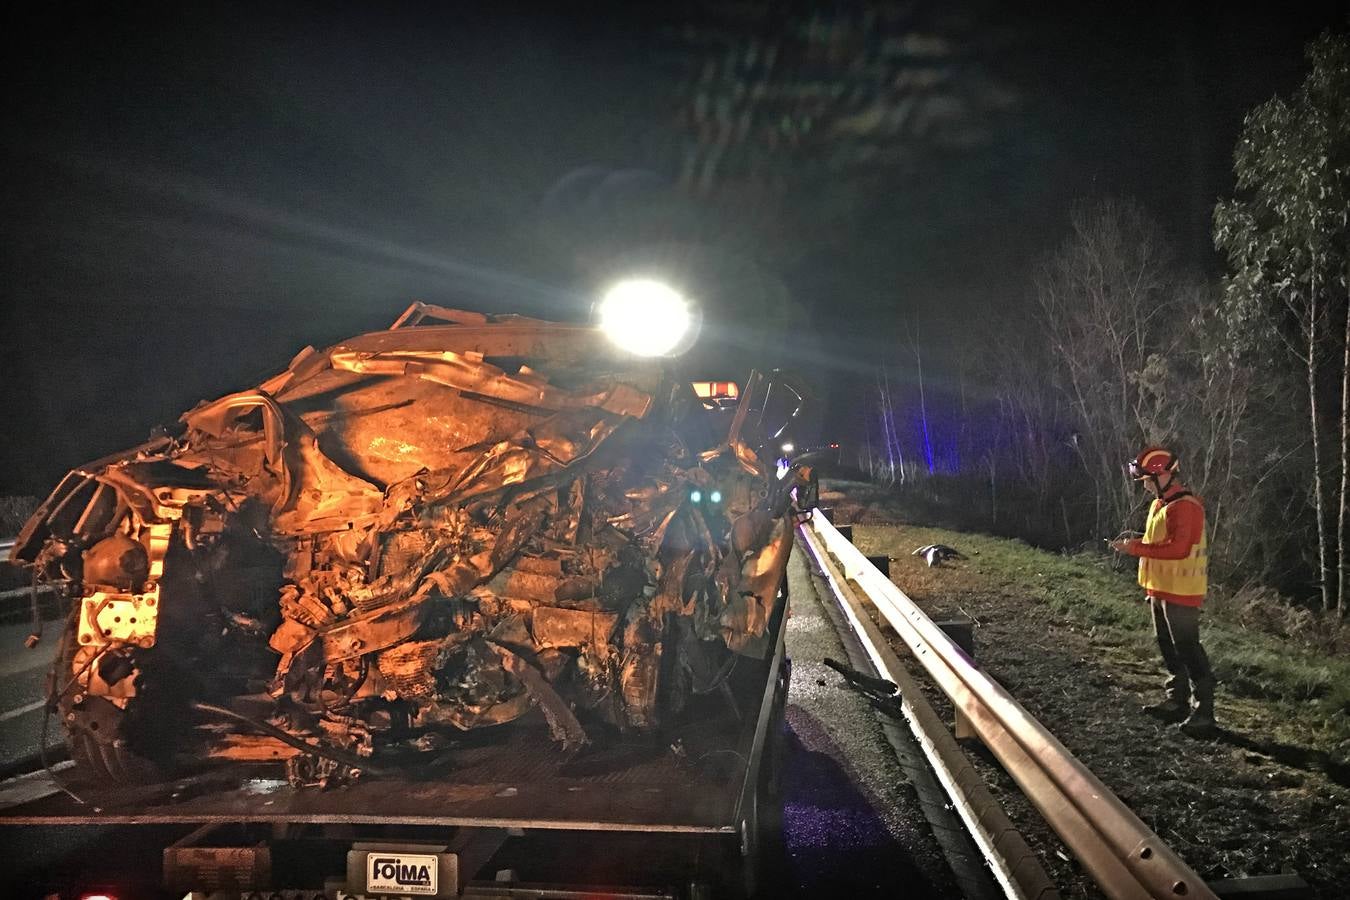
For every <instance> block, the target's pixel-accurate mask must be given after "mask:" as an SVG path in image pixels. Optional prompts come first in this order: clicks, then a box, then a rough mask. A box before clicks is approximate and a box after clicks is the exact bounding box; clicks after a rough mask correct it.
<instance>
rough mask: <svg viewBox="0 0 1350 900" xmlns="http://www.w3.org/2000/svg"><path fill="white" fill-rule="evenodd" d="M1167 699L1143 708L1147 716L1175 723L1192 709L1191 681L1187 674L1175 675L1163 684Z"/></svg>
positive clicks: (1170, 723) (1171, 723)
mask: <svg viewBox="0 0 1350 900" xmlns="http://www.w3.org/2000/svg"><path fill="white" fill-rule="evenodd" d="M1163 690H1165V691H1166V692H1167V699H1166V700H1163V701H1161V702H1159V703H1150V704H1149V705H1148V706H1145V707H1144V708H1143V713H1144V715H1146V716H1152V717H1153V718H1155V719H1161V720H1162V721H1164V722H1166V723H1168V724H1169V725H1175V724H1176V723H1177V722H1180V721H1181V720H1182V719H1184V718H1186V715H1187V714H1188V713H1189V712H1190V711H1191V681H1190V679H1189V678H1187V677H1186V676H1185V675H1175V674H1174V675H1173V676H1172V677H1171V678H1168V679H1167V681H1166V682H1165V683H1164V684H1163Z"/></svg>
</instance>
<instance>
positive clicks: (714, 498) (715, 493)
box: [708, 491, 722, 503]
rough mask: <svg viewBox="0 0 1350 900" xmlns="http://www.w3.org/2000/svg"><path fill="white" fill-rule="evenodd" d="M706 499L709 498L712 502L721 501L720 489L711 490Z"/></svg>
mask: <svg viewBox="0 0 1350 900" xmlns="http://www.w3.org/2000/svg"><path fill="white" fill-rule="evenodd" d="M708 499H709V500H711V501H712V502H713V503H721V502H722V492H721V491H713V492H712V493H711V494H709V495H708Z"/></svg>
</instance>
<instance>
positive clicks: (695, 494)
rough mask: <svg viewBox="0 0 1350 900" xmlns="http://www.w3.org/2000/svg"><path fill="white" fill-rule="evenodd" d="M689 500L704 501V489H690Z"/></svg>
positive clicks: (693, 501)
mask: <svg viewBox="0 0 1350 900" xmlns="http://www.w3.org/2000/svg"><path fill="white" fill-rule="evenodd" d="M689 500H690V502H691V503H702V502H703V492H702V491H690V492H689Z"/></svg>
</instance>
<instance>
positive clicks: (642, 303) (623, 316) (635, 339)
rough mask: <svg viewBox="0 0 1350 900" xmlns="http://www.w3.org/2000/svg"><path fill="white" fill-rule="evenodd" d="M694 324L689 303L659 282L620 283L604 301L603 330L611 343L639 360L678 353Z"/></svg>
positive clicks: (601, 310) (601, 317) (601, 303)
mask: <svg viewBox="0 0 1350 900" xmlns="http://www.w3.org/2000/svg"><path fill="white" fill-rule="evenodd" d="M692 322H693V315H692V313H691V312H690V309H689V301H687V300H685V299H684V297H683V296H681V295H680V293H679V291H676V290H675V289H674V288H672V287H670V285H667V284H662V283H661V282H659V281H652V280H650V279H645V278H635V279H632V280H629V281H620V282H619V283H618V284H616V285H614V286H613V287H612V288H610V289H609V291H608V292H607V293H606V294H605V297H604V299H603V300H601V301H600V327H601V328H602V329H604V332H605V334H607V335H608V336H609V339H610V340H611V341H613V342H614V343H616V344H618V345H619V346H620V347H622V348H623V349H625V350H627V351H628V352H629V353H634V354H637V355H638V356H662V355H664V354H666V353H669V352H670V351H672V350H674V349H675V348H676V347H678V346H679V344H680V341H682V340H683V339H684V336H685V334H686V333H687V332H688V331H689V326H690V325H691V324H692Z"/></svg>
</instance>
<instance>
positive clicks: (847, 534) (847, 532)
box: [834, 525, 853, 544]
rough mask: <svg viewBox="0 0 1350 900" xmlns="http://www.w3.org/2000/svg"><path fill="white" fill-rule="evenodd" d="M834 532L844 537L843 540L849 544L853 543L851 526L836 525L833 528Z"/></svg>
mask: <svg viewBox="0 0 1350 900" xmlns="http://www.w3.org/2000/svg"><path fill="white" fill-rule="evenodd" d="M834 530H835V531H837V532H839V533H840V534H842V535H843V536H844V540H846V541H848V542H849V543H850V544H851V543H853V526H852V525H836V526H834Z"/></svg>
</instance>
